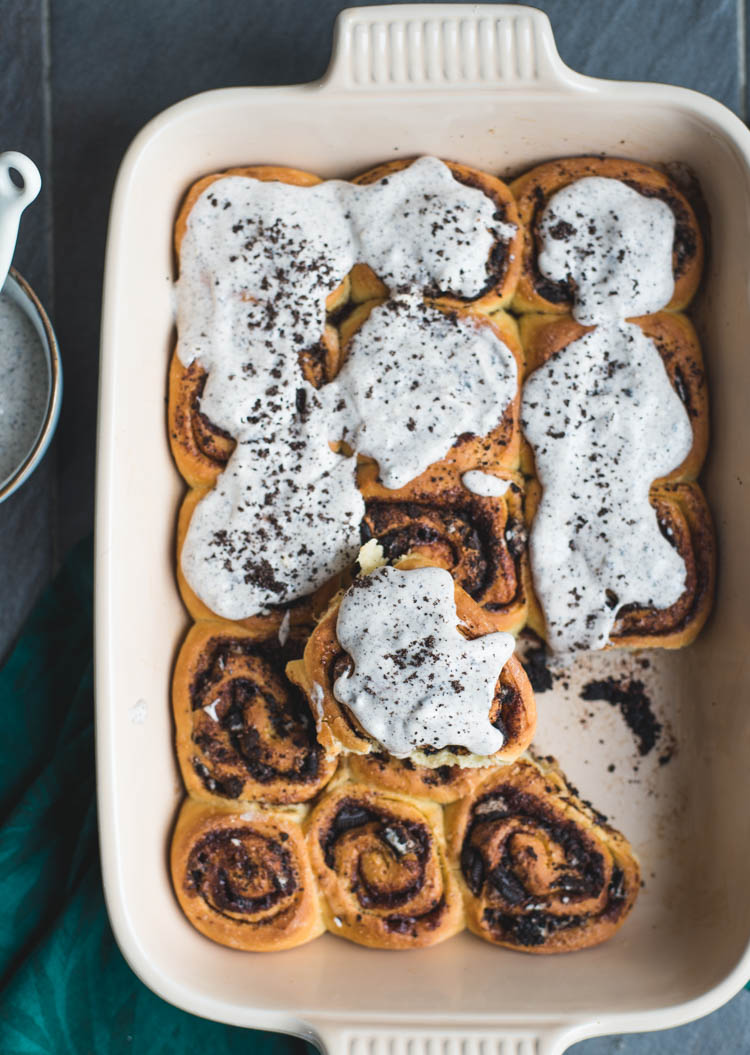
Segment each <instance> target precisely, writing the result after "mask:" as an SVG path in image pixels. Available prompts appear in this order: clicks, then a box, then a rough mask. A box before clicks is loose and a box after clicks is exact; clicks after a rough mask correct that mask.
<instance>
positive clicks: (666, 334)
mask: <svg viewBox="0 0 750 1055" xmlns="http://www.w3.org/2000/svg"><path fill="white" fill-rule="evenodd" d="M175 236H176V237H175V240H176V249H177V256H178V260H179V279H178V283H177V326H178V344H177V348H176V350H175V354H174V356H173V360H172V365H171V368H170V380H169V426H170V440H171V444H172V450H173V453H174V456H175V460H176V462H177V465H178V468H179V470H180V472H181V473H182V475H183V477H184V478H185V480H186V481H187V483H188V484H189V486H190V490H189V491H188V494H187V496H186V498H185V500H184V502H183V505H182V508H181V511H180V517H179V524H178V560H177V571H178V581H179V585H180V589H181V592H182V596H183V599H184V601H185V604H186V606H187V608H188V610H189V612H190V614H191V616H192V617H193V619H194V620H195V622H194V625H193V626H192V628H191V630H190V631H189V633H188V635H187V638H186V640H185V642H184V644H183V646H182V648H181V651H180V654H179V656H178V659H177V664H176V669H175V675H174V684H173V707H174V713H175V721H176V729H177V751H178V757H179V762H180V766H181V770H182V774H183V779H184V781H185V785H186V788H187V791H188V795H189V797H188V799H187V800H186V802H185V803H184V805H183V808H182V810H181V812H180V815H179V818H178V821H177V826H176V829H175V833H174V837H173V842H172V872H173V879H174V884H175V890H176V893H177V896H178V899H179V900H180V903H181V905H182V907H183V909H184V911H185V912H186V914H187V916H188V917H189V918H190V919H191V921H192V922H193V923H194V925H195V926H196V927H197V928H198V929H199V930H201V931H202V932H203V933H204V934H207V935H208V936H209V937H212V938H214V939H215V940H217V941H220V942H222V943H224V944H227V945H230V946H233V947H235V948H242V949H251V950H259V951H260V950H274V949H284V948H290V947H292V946H295V945H298V944H300V943H302V942H305V941H308V940H310V939H312V938H314V937H316V936H317V935H319V934H320V933H322V932H323V931H324V930H329V931H331V932H332V933H334V934H338V935H340V936H341V937H344V938H348V939H350V940H352V941H355V942H358V943H360V944H364V945H369V946H373V947H378V948H416V947H421V946H425V945H431V944H434V943H435V942H438V941H441V940H443V939H445V938H448V937H450V936H451V935H453V934H455V933H456V932H458V931H460V930H462V929H463V928H465V927H468V928H469V929H470V930H471V931H473V932H474V933H475V934H477V935H479V936H480V937H481V938H483V939H485V940H487V941H489V942H492V943H494V944H497V945H504V946H508V947H510V948H514V949H520V950H523V951H527V952H562V951H571V950H574V949H580V948H583V947H585V946H588V945H593V944H596V943H598V942H600V941H602V940H604V939H606V938H608V937H610V936H611V935H612V934H613V933H614V932H615V931H616V930H617V929H618V927H619V926H620V925H621V923H622V922H623V920H624V919H625V916H626V915H627V914H628V912H629V911H630V909H631V907H632V905H633V903H634V900H635V897H636V894H637V891H638V888H639V885H640V873H639V867H638V864H637V861H636V858H635V857H634V855H633V852H632V850H631V849H630V847H629V846H628V843H627V841H626V840H625V838H624V837H623V836H622V835H620V834H619V833H618V832H616V831H615V830H614V829H612V828H611V827H609V826H608V825H607V824H606V821H605V819H604V818H603V817H602V816H601V815H600V814H598V813H597V812H596V811H595V810H594V809H593V808H592V807H591V806H589V805H588V804H587V803H584V802H583V801H582V800H581V799H580V798H579V797H578V795H577V792H576V791H575V789H572V788H571V787H569V786H568V785H567V784H566V782H565V780H564V778H563V777H562V775H561V773H560V772H559V770H558V769H557V766H556V764H554V763H553V761H552V760H549V759H547V760H534V759H532V758H531V757H529V756H528V755H526V754H524V752H526V751H527V749H528V748H529V745H530V743H531V739H532V737H533V735H534V730H535V725H536V709H535V704H534V698H533V692H532V690H531V687H530V685H529V682H528V679H527V678H526V675H525V673H524V671H523V668H522V667H521V665H520V663H519V662H518V660H517V659H516V658H515V656H514V655H513V637H512V636H511V635H512V634H514V633H517V632H518V631H520V630H521V629H522V628H524V627H525V626H528V627H529V628H530V629H532V630H534V631H535V632H536V633H538V634H539V635H540V636H542V637H544V638H545V639H546V641H547V643H548V646H549V647H550V648H552V649H553V651H556V652H558V653H559V654H563V655H564V654H570V653H575V652H577V651H581V650H591V649H599V648H603V647H642V646H651V647H653V646H663V647H669V648H675V647H680V646H682V645H685V644H687V643H689V642H690V641H692V640H693V638H694V637H695V635H696V634H697V633H698V631H699V630H700V628H701V626H702V625H703V623H704V622H705V619H706V617H707V614H708V611H709V608H710V604H711V595H712V589H713V579H714V544H713V534H712V527H711V520H710V515H709V512H708V509H707V506H706V503H705V500H704V498H703V496H702V493H701V490H700V487H699V485H698V484H697V483H696V482H695V481H696V477H697V474H698V472H699V471H700V468H701V466H702V462H703V459H704V456H705V452H706V447H707V439H708V410H707V405H708V404H707V393H706V384H705V376H704V371H703V364H702V357H701V351H700V346H699V343H698V340H697V337H696V335H695V332H694V330H693V328H692V325H691V323H690V321H689V319H688V318H687V316H686V315H684V314H682V313H681V312H682V310H683V309H684V308H685V307H687V305H688V303H689V301H690V299H691V297H692V296H693V294H694V292H695V289H696V287H697V285H698V282H699V278H700V273H701V268H702V258H703V248H702V239H701V233H700V229H699V227H698V224H697V222H696V219H695V216H694V214H693V211H692V209H691V207H690V205H689V204H688V202H687V200H686V199H685V198H684V196H683V195H682V194H681V193H680V191H679V190H678V189H677V188H676V187H675V186H674V185H673V184H672V182H671V181H670V180H669V179H668V178H667V177H666V176H665V175H663V174H662V173H661V172H659V171H657V170H655V169H653V168H650V167H648V166H645V165H641V164H638V163H635V162H629V161H621V160H617V159H601V158H575V159H569V160H562V161H555V162H550V163H547V164H544V165H540V166H538V167H537V168H535V169H532V170H531V171H530V172H528V173H526V174H525V175H524V176H522V177H520V178H519V179H518V180H516V181H515V182H514V183H513V184H512V185H511V186H510V188H509V187H507V186H506V185H505V184H504V183H502V182H501V181H500V180H499V179H497V178H495V177H493V176H491V175H489V174H487V173H484V172H480V171H478V170H476V169H471V168H468V167H467V166H464V165H458V164H453V163H448V162H441V161H438V160H437V159H435V158H420V159H418V160H416V161H412V162H394V163H390V164H385V165H382V166H380V167H379V168H376V169H374V170H372V171H369V172H367V173H365V174H364V175H362V176H360V177H358V178H357V179H355V180H352V181H338V180H329V181H326V182H323V181H321V180H319V179H318V178H317V177H315V176H312V175H310V174H308V173H304V172H300V171H297V170H293V169H288V168H274V167H270V166H260V167H255V168H246V169H236V170H231V171H229V172H227V173H222V174H219V175H215V176H209V177H206V178H205V179H203V180H201V181H199V182H198V183H197V184H196V185H195V186H194V187H193V188H192V189H191V190H190V192H189V194H188V196H187V199H186V201H185V203H184V205H183V207H182V210H181V212H180V215H179V217H178V221H177V225H176V232H175ZM363 543H365V545H364V546H363V548H362V549H361V550H360V547H361V546H362V544H363Z"/></svg>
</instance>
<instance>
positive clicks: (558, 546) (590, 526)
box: [521, 322, 692, 652]
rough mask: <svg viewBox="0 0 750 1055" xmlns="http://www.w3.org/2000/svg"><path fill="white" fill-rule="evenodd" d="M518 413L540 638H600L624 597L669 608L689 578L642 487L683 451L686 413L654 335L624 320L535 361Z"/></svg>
mask: <svg viewBox="0 0 750 1055" xmlns="http://www.w3.org/2000/svg"><path fill="white" fill-rule="evenodd" d="M521 421H522V425H523V428H524V431H525V433H526V436H527V438H528V440H529V442H530V443H531V445H532V447H533V450H534V457H535V459H536V469H537V475H538V477H539V480H540V482H541V484H542V498H541V503H540V505H539V508H538V510H537V513H536V516H535V518H534V521H533V524H532V527H531V534H530V558H531V568H532V573H533V578H534V589H535V592H536V594H537V596H538V597H539V600H540V602H541V604H542V608H543V609H544V613H545V619H546V625H547V637H548V640H549V642H550V644H551V645H552V647H553V648H554V649H555V650H557V651H560V652H569V651H572V650H577V649H597V648H601V647H603V646H604V645H605V644H606V643H607V640H608V638H609V635H610V632H611V630H612V627H613V625H614V622H615V618H616V615H617V610H618V609H619V608H620V607H622V606H623V605H626V604H630V603H638V604H641V605H648V606H651V607H654V608H667V607H669V605H671V604H673V603H674V602H675V601H676V600H677V599H678V598H679V596H680V594H681V593H682V591H683V590H684V588H685V565H684V562H683V560H682V558H681V557H680V555H679V554H678V552H677V551H676V550H675V549H674V548H673V547H672V546H671V545H670V543H669V542H668V541H667V539H666V538H665V537H664V536H663V535H662V533H661V531H660V529H659V525H658V522H657V518H656V513H655V511H654V509H653V507H652V506H651V504H650V502H649V499H648V495H649V486H650V484H651V482H652V480H653V479H654V478H656V477H660V476H665V475H667V474H668V473H669V472H671V471H672V470H673V469H675V468H676V467H677V466H678V465H679V464H680V463H681V462H682V461H683V460H684V458H685V457H686V455H687V454H688V452H689V450H690V447H691V444H692V430H691V426H690V420H689V418H688V415H687V412H686V410H685V408H684V406H683V405H682V403H681V402H680V399H679V397H678V395H677V393H676V392H675V391H674V389H673V388H672V385H671V384H670V381H669V378H668V376H667V372H666V369H665V367H664V363H663V361H662V359H661V356H660V355H659V352H658V350H657V348H656V345H655V344H654V342H653V341H652V340H651V339H650V338H649V337H647V336H645V334H644V333H643V331H642V330H641V329H640V328H639V327H638V326H636V325H634V324H632V323H625V322H621V323H619V324H616V325H610V326H606V327H605V326H599V327H597V328H596V329H595V330H592V331H591V332H590V333H587V334H586V335H585V336H583V337H581V338H580V339H579V340H576V341H573V342H572V343H571V344H569V345H567V347H565V348H563V349H562V350H561V351H559V352H558V353H557V354H555V355H554V356H552V357H551V358H550V359H548V360H547V362H546V363H544V365H543V366H541V367H540V368H539V369H538V370H536V371H535V372H534V373H533V374H532V375H531V376H530V377H529V379H528V380H527V382H526V384H525V386H524V390H523V397H522V407H521Z"/></svg>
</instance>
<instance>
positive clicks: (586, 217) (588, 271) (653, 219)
mask: <svg viewBox="0 0 750 1055" xmlns="http://www.w3.org/2000/svg"><path fill="white" fill-rule="evenodd" d="M674 228H675V218H674V213H673V212H672V210H671V209H670V207H669V206H668V205H667V204H666V203H665V202H663V201H660V200H659V199H658V198H649V197H646V196H645V195H643V194H641V193H639V192H638V191H636V190H633V188H632V187H629V186H628V185H627V184H625V183H623V182H621V181H620V180H617V179H606V178H603V177H601V176H587V177H586V178H584V179H580V180H576V181H575V182H574V183H570V184H568V186H567V187H563V188H562V190H559V191H557V193H556V194H554V195H553V196H552V197H551V198H550V200H549V202H548V203H547V205H546V207H545V209H544V212H543V214H542V218H541V221H540V224H539V234H540V236H541V247H540V251H539V256H538V264H539V270H540V271H541V272H542V274H543V275H546V277H547V278H549V279H552V280H553V281H554V282H564V281H566V280H572V282H573V283H574V289H575V292H574V307H573V315H574V317H575V318H576V319H577V320H578V322H580V323H583V324H584V325H585V326H591V325H595V324H597V323H611V322H616V321H617V320H619V319H625V318H633V317H635V316H638V315H648V314H650V313H651V312H654V311H659V309H660V308H663V307H664V306H665V305H666V304H668V303H669V301H670V300H671V298H672V294H673V292H674V276H673V270H672V246H673V243H674Z"/></svg>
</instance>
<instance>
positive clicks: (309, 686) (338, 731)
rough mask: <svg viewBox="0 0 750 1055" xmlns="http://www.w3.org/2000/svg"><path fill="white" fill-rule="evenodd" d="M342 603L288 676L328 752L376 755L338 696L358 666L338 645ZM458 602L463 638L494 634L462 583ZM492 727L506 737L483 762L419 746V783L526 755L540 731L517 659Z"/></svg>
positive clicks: (501, 681)
mask: <svg viewBox="0 0 750 1055" xmlns="http://www.w3.org/2000/svg"><path fill="white" fill-rule="evenodd" d="M434 566H435V565H431V564H430V562H429V561H427V560H424V559H423V558H420V557H419V556H416V555H414V556H411V557H407V558H403V559H401V560H400V561H398V562H397V564H396V565H395V567H396V568H398V569H399V570H403V571H407V572H408V571H409V570H411V569H418V568H424V567H434ZM342 600H343V595H342V593H339V594H338V595H337V596H336V597H335V598H334V600H333V601H332V603H331V605H330V606H329V608H328V610H327V611H326V612H325V614H324V615H323V616H322V618H321V619H320V621H319V622H318V624H317V626H316V627H315V630H314V631H313V632H312V634H311V635H310V638H309V640H308V642H307V645H306V646H305V652H304V656H303V658H302V659H301V660H295V661H292V662H291V663H289V665H288V666H287V676H288V677H289V679H290V680H291V681H293V682H294V683H295V684H296V685H298V686H299V687H300V688H301V689H302V690H303V691H304V692H305V694H306V696H307V698H308V699H309V701H310V705H311V708H312V710H313V713H314V714H315V716H316V719H317V722H318V739H319V740H320V742H321V743H322V744H323V745H324V746H325V747H327V748H329V749H335V748H336V747H337V746H338V747H341V748H344V749H345V750H347V751H350V752H353V753H354V754H362V755H366V754H369V753H370V752H374V753H376V754H377V753H379V752H382V750H383V746H382V745H381V744H380V743H379V742H378V740H377V739H376V738H375V737H374V736H373V735H371V734H370V733H368V732H367V731H366V730H365V729H364V728H363V727H362V725H361V724H360V723H359V722H358V721H357V718H356V717H355V716H354V714H353V713H352V712H351V710H350V709H349V708H348V707H347V706H346V704H344V703H341V702H339V700H338V699H337V698H336V696H335V694H334V682H335V681H336V679H337V678H339V677H340V676H341V675H342V674H345V673H347V672H351V670H352V669H353V667H354V664H353V661H352V658H351V656H349V655H348V653H347V652H346V651H345V650H344V649H343V647H342V646H341V644H340V643H339V640H338V637H337V633H336V627H337V620H338V615H339V609H340V607H341V602H342ZM455 602H456V615H457V618H458V623H459V631H460V633H461V635H462V636H464V637H466V638H468V639H469V640H471V639H474V638H479V637H482V636H483V635H485V634H491V633H493V631H494V627H493V624H492V622H491V620H490V619H489V618H488V617H487V615H486V614H485V613H484V612H483V611H482V609H481V608H480V607H479V606H478V605H477V604H476V602H474V601H473V600H472V599H471V597H469V595H468V594H467V593H466V591H465V590H463V589H462V588H461V587H460V586H459V585H458V584H456V585H455ZM489 722H490V724H491V725H492V726H493V727H494V728H495V729H497V730H498V731H499V732H500V733H501V734H502V736H503V744H502V747H500V748H499V750H497V751H495V752H494V753H493V754H492V755H489V756H487V757H486V758H485V757H482V758H481V759H480V758H479V757H478V756H474V755H471V754H470V752H469V751H468V750H466V749H465V748H463V747H460V746H456V745H453V746H452V745H450V744H448V745H446V744H419V745H415V749H414V751H413V752H412V754H411V755H410V756H409V760H410V761H411V762H412V763H413V764H414V765H415V767H416V769H417V774H418V779H419V780H420V781H421V782H422V783H423V784H424V783H425V778H426V774H423V773H422V772H421V770H422V769H423V768H427V769H437V768H439V767H442V766H462V765H463V766H470V767H474V766H482V765H492V764H497V763H500V762H509V761H512V760H513V759H515V758H517V757H518V756H519V755H520V754H521V753H522V752H523V751H525V750H526V748H527V747H528V746H529V744H530V743H531V739H532V737H533V735H534V731H535V728H536V704H535V701H534V694H533V691H532V689H531V685H530V684H529V681H528V678H527V677H526V674H525V672H524V669H523V667H522V666H521V664H520V662H519V661H518V660H517V659H516V657H515V656H513V655H511V656H510V658H509V659H508V660H507V662H506V663H505V665H504V666H503V668H502V670H500V671H499V672H498V677H497V683H496V686H495V692H494V696H493V699H492V703H491V705H490V711H489Z"/></svg>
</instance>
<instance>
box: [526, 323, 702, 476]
mask: <svg viewBox="0 0 750 1055" xmlns="http://www.w3.org/2000/svg"><path fill="white" fill-rule="evenodd" d="M630 321H631V322H632V323H634V324H635V325H636V326H638V327H639V328H640V329H641V330H642V331H643V333H644V334H645V335H646V336H647V337H650V338H651V340H652V341H653V342H654V344H655V345H656V349H657V351H658V353H659V355H660V356H661V359H662V362H663V363H664V369H665V370H666V372H667V376H668V377H669V381H670V383H671V385H672V388H673V389H674V390H675V392H676V393H677V395H678V396H679V398H680V401H681V402H682V404H683V406H684V407H685V410H686V412H687V415H688V418H689V419H690V425H691V428H692V431H693V444H692V447H691V449H690V452H689V453H688V455H687V457H686V458H685V459H684V461H682V462H681V464H680V465H678V466H677V467H676V468H675V469H674V470H673V471H672V472H671V473H669V475H668V476H667V477H666V478H664V479H662V480H659V481H657V482H659V483H662V482H665V480H669V481H673V482H677V481H682V480H694V479H695V478H696V476H697V475H698V473H699V472H700V470H701V467H702V465H703V461H704V459H705V457H706V450H707V448H708V435H709V419H708V387H707V384H706V372H705V368H704V365H703V354H702V352H701V347H700V343H699V341H698V336H697V334H696V332H695V329H694V327H693V324H692V323H691V321H690V319H689V318H688V317H687V316H686V315H680V314H678V313H676V312H666V311H660V312H656V313H655V314H654V315H643V316H641V317H640V318H636V319H631V320H630ZM592 330H593V327H591V326H581V324H580V323H578V322H576V321H575V319H573V318H572V317H571V316H570V315H565V316H556V315H525V316H523V318H522V319H521V321H520V333H521V340H522V342H523V347H524V357H525V361H526V375H527V376H528V375H530V374H532V373H533V372H534V371H535V370H537V369H538V368H539V367H540V366H542V364H543V363H546V362H547V360H548V359H551V358H552V356H553V355H556V354H557V353H558V352H561V351H562V350H563V349H564V348H566V347H567V346H568V345H569V344H572V342H573V341H577V340H578V339H579V338H580V337H583V336H584V334H586V333H591V332H592ZM523 461H524V467H525V469H527V470H530V465H529V462H528V450H526V451H525V454H524V458H523Z"/></svg>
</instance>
